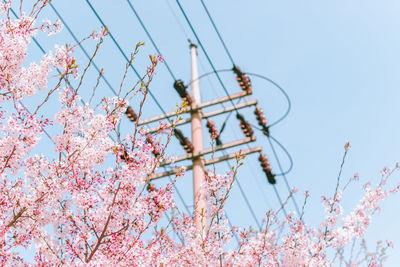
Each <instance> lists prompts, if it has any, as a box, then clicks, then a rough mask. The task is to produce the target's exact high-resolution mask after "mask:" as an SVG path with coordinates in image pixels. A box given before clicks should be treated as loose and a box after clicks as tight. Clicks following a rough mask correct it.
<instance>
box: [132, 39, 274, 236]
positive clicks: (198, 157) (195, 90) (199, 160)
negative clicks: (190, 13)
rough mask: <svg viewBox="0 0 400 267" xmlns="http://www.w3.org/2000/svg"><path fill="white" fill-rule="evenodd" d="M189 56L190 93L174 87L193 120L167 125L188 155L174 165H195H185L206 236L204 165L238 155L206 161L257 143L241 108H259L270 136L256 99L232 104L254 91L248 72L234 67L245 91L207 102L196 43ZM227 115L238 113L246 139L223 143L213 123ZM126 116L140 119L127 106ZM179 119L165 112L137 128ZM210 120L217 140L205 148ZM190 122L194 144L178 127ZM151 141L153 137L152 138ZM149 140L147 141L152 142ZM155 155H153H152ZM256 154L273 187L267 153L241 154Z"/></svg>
mask: <svg viewBox="0 0 400 267" xmlns="http://www.w3.org/2000/svg"><path fill="white" fill-rule="evenodd" d="M190 55H191V69H192V73H191V82H190V84H191V89H192V90H191V94H189V93H188V91H187V90H186V89H187V87H188V86H186V85H185V84H184V83H183V81H182V80H176V81H175V82H174V88H175V90H176V91H177V92H178V94H179V96H180V97H181V98H182V100H183V101H186V102H187V103H188V107H186V108H184V109H183V110H182V114H181V115H188V114H190V118H182V119H180V120H179V121H177V122H176V123H175V124H174V125H172V124H171V123H167V126H170V127H172V126H175V128H174V129H173V134H174V136H175V137H176V138H177V139H178V140H179V142H180V144H181V145H182V147H183V148H184V150H185V151H186V154H184V155H181V156H178V157H177V158H176V159H175V162H180V161H185V160H192V164H191V165H189V166H185V168H186V170H193V203H194V222H195V224H196V228H197V230H198V233H202V234H204V233H205V232H206V230H207V229H206V227H207V210H206V208H207V205H206V196H205V192H204V187H203V185H204V184H205V183H206V180H205V173H206V170H205V166H208V165H213V164H217V163H219V162H223V161H227V160H231V159H234V158H235V157H236V153H230V154H226V155H223V156H220V157H216V158H214V157H213V158H211V159H209V158H208V159H207V158H206V157H205V156H206V155H208V154H211V153H214V152H217V151H224V150H226V149H228V148H234V147H237V146H241V145H244V144H249V143H252V142H254V141H256V138H255V136H254V135H253V130H252V128H251V125H250V124H249V123H248V122H247V121H246V120H245V118H244V117H243V115H241V114H240V113H239V110H240V109H244V108H249V107H252V106H255V107H256V110H255V115H256V118H257V120H258V121H259V124H260V125H261V126H262V127H263V131H265V133H266V134H269V132H268V127H267V126H266V120H265V116H264V115H263V114H262V110H261V109H259V108H257V103H258V101H257V100H252V99H248V100H247V101H245V102H242V103H240V104H239V103H238V104H234V103H233V102H232V101H233V100H234V99H240V98H244V97H247V96H249V95H251V94H252V90H251V83H250V79H249V78H248V77H247V76H246V74H245V73H243V72H241V70H240V69H239V68H238V67H237V66H235V67H234V68H233V73H234V74H235V75H236V80H237V82H238V84H239V87H240V88H241V89H242V92H239V93H234V94H232V95H228V96H226V97H221V98H218V99H213V100H210V101H207V102H204V103H202V102H201V95H200V82H199V72H198V65H197V47H196V45H194V44H190ZM226 102H230V103H231V104H232V105H231V106H228V107H223V108H222V109H217V110H213V111H209V112H204V113H203V112H202V109H203V108H209V107H213V106H216V105H219V104H221V103H226ZM228 112H236V118H237V119H238V120H239V121H240V124H239V126H240V128H241V130H242V132H243V133H244V135H245V137H246V138H244V139H240V140H235V141H232V142H228V143H225V144H222V142H221V140H220V139H219V133H218V131H217V129H216V127H215V124H214V123H213V122H212V121H210V118H211V117H214V116H219V115H221V114H224V113H228ZM126 114H127V116H128V118H129V120H131V121H136V120H137V119H138V116H137V115H136V114H135V112H134V111H133V109H132V108H131V107H128V109H127V110H126ZM174 116H176V112H175V111H172V112H168V113H164V114H163V115H158V116H155V117H152V118H147V119H143V120H140V121H138V122H137V125H138V126H143V125H148V124H151V123H154V122H157V121H160V120H165V119H168V118H170V117H174ZM203 119H207V124H206V126H207V128H208V130H209V132H210V134H211V136H213V137H212V138H215V141H218V142H217V145H216V146H213V147H210V148H204V147H203V133H202V129H203V127H202V120H203ZM186 123H191V126H192V142H191V141H190V140H189V138H187V137H185V136H184V134H183V133H182V131H181V130H179V129H178V128H177V126H180V125H183V124H186ZM159 130H160V126H157V127H153V128H149V129H148V131H147V133H148V134H153V133H155V132H158V131H159ZM149 140H150V141H151V138H149ZM149 140H147V142H149ZM153 153H154V152H153ZM253 153H259V154H260V156H259V160H260V162H261V166H262V167H263V170H264V172H265V173H266V175H267V177H268V181H269V182H270V183H271V184H274V183H275V177H274V175H273V174H272V172H271V166H270V164H269V162H268V159H267V158H266V156H265V155H264V154H262V148H261V147H260V146H257V147H252V148H250V147H249V148H248V149H244V150H241V155H248V154H253ZM171 163H172V162H171V161H169V160H164V161H162V162H161V163H160V166H167V165H169V164H171ZM180 170H181V168H175V169H172V170H168V171H164V172H158V173H154V174H152V176H151V177H150V180H155V179H160V178H163V177H165V176H169V175H174V174H176V173H178V172H180Z"/></svg>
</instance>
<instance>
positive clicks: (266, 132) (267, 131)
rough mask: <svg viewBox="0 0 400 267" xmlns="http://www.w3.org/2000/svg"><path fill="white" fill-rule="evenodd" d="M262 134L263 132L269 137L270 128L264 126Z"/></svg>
mask: <svg viewBox="0 0 400 267" xmlns="http://www.w3.org/2000/svg"><path fill="white" fill-rule="evenodd" d="M262 132H263V133H264V134H265V135H266V136H269V127H268V126H263V128H262Z"/></svg>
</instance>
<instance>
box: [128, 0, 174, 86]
mask: <svg viewBox="0 0 400 267" xmlns="http://www.w3.org/2000/svg"><path fill="white" fill-rule="evenodd" d="M126 1H127V2H128V5H129V7H130V8H131V10H132V12H133V13H134V14H135V16H136V18H137V19H138V21H139V23H140V25H141V26H142V28H143V30H144V31H145V33H146V35H147V37H149V39H150V41H151V43H152V44H153V46H154V48H155V49H156V50H157V53H158V54H159V55H162V54H161V52H160V50H159V49H158V47H157V45H156V43H155V42H154V41H153V38H152V37H151V35H150V33H149V31H148V30H147V28H146V26H145V25H144V24H143V21H142V20H141V19H140V17H139V14H138V13H137V12H136V10H135V8H134V7H133V5H132V3H131V1H129V0H126ZM163 60H164V64H165V67H167V70H168V72H169V74H171V77H172V79H174V80H175V81H176V78H175V75H174V73H173V72H172V70H171V68H170V67H169V65H168V63H167V60H166V59H165V58H164V57H163Z"/></svg>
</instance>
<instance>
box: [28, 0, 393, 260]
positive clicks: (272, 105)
mask: <svg viewBox="0 0 400 267" xmlns="http://www.w3.org/2000/svg"><path fill="white" fill-rule="evenodd" d="M29 2H30V1H27V2H25V4H24V5H25V6H29ZM92 2H93V3H92ZM204 2H205V3H206V5H207V7H208V9H209V11H210V13H211V15H212V17H213V19H214V21H215V23H216V25H217V27H218V29H219V31H220V33H221V35H222V37H223V39H224V41H225V43H226V45H227V47H228V49H229V52H230V53H231V55H232V57H233V59H234V61H235V63H236V64H237V65H238V66H239V67H240V68H241V69H242V70H243V71H244V72H248V73H256V74H260V75H263V76H266V77H268V78H269V79H272V80H273V81H274V82H276V83H277V84H279V85H280V86H281V87H282V88H283V89H284V90H285V91H286V92H287V94H288V95H289V97H290V100H291V110H290V113H289V115H288V116H287V117H286V118H285V119H284V120H283V121H281V122H280V123H279V124H277V125H275V126H274V127H272V128H271V130H270V132H271V135H272V136H273V137H274V138H276V139H277V140H279V142H281V143H282V144H283V145H284V147H285V148H286V149H287V150H288V151H289V153H290V155H291V157H292V159H293V168H292V170H291V172H290V173H288V174H287V175H286V178H287V181H288V183H289V184H290V186H294V187H295V188H297V189H298V190H299V193H298V194H297V195H296V196H295V199H296V201H297V204H298V206H300V207H301V206H302V204H303V200H304V192H305V191H306V190H309V191H310V195H311V198H310V199H309V200H308V202H307V206H306V207H305V210H306V212H305V215H304V216H305V220H306V221H308V222H309V224H310V225H315V226H317V225H318V223H319V222H320V221H321V220H322V219H323V216H324V213H323V210H322V207H321V204H320V200H321V198H320V196H321V195H327V196H332V194H333V193H334V188H335V185H336V179H337V175H338V172H339V168H340V164H341V160H342V156H343V153H344V144H345V143H346V142H347V141H349V142H350V144H351V149H350V151H349V154H348V157H347V158H346V161H345V165H344V169H343V176H342V182H343V183H344V182H345V181H347V179H348V178H350V177H352V176H353V175H354V173H358V174H359V176H360V181H359V182H358V183H356V184H354V185H351V186H350V187H349V188H348V189H347V192H345V194H344V212H345V214H346V213H349V212H350V211H351V210H352V209H353V208H354V207H355V205H356V204H357V200H358V199H360V197H361V196H362V190H360V188H361V186H362V184H364V183H365V182H367V181H372V184H375V183H376V182H378V181H379V178H380V171H381V170H382V169H383V168H384V167H394V166H395V164H396V162H397V161H399V152H398V151H399V149H400V143H399V142H398V136H399V135H400V129H399V127H398V121H399V119H398V114H400V106H399V104H398V100H399V96H400V92H399V90H398V89H399V88H398V85H399V82H400V81H399V80H400V76H399V75H398V73H399V71H400V60H399V59H400V50H399V49H398V48H399V47H400V37H399V34H398V28H399V26H400V14H399V13H400V3H399V2H398V1H394V0H392V1H389V0H381V1H372V0H354V1H344V0H338V1H318V0H302V1H269V0H268V1H260V0H248V1H245V2H244V1H237V0H230V1H227V0H219V1H210V0H204ZM131 3H132V4H133V6H134V8H135V9H136V11H137V12H138V14H139V16H140V17H141V19H142V20H143V23H144V24H145V26H146V27H147V30H148V31H149V32H150V34H151V35H152V37H153V39H154V41H155V43H156V44H157V46H158V48H159V50H160V52H161V54H162V56H163V57H164V58H165V60H166V62H167V63H168V65H169V66H170V68H171V70H172V72H173V74H174V76H176V78H178V79H182V80H183V81H184V82H185V83H189V82H190V71H191V69H190V53H189V43H188V41H187V39H188V38H189V39H191V40H192V42H193V43H195V44H197V43H198V42H197V40H196V38H195V37H194V35H193V34H192V32H191V30H190V28H189V27H188V25H187V23H186V21H185V18H184V17H183V15H182V13H181V12H180V10H179V8H178V5H177V3H176V2H175V1H174V0H157V1H156V0H146V1H139V0H138V1H131ZM52 4H53V6H54V7H55V8H56V9H57V11H58V12H59V14H60V15H61V16H62V17H63V19H64V20H65V22H66V23H67V24H68V26H69V27H70V28H71V30H72V31H73V32H74V34H75V35H76V36H77V37H78V39H82V38H84V37H85V36H87V35H89V34H90V33H91V32H92V30H97V29H100V27H101V24H100V23H99V21H98V19H97V18H96V16H95V15H94V14H93V12H92V10H91V9H90V7H89V6H88V4H87V3H86V2H85V1H78V0H70V1H61V0H53V1H52ZM91 4H92V5H93V8H94V9H95V10H96V12H98V14H99V16H100V17H101V19H102V20H103V21H104V23H105V24H106V25H107V27H108V28H109V30H110V32H111V33H112V35H113V36H114V38H115V39H116V41H117V42H118V44H119V45H120V47H121V49H122V50H123V51H124V52H125V53H126V55H129V53H130V52H133V50H134V48H135V45H136V43H138V42H141V41H144V42H145V43H146V45H145V46H144V47H142V48H141V50H140V53H139V55H138V56H137V58H136V59H135V61H134V67H135V68H136V69H137V70H138V72H139V73H141V74H143V73H144V72H145V69H146V66H147V65H148V64H149V60H148V55H149V54H156V50H155V48H154V47H153V46H152V44H151V42H150V41H149V39H148V37H147V36H146V34H145V32H144V31H143V29H142V28H141V26H140V24H139V22H138V20H137V19H136V17H135V16H134V14H133V13H132V11H131V10H130V8H129V5H128V3H127V1H122V0H121V1H112V2H111V1H105V0H97V1H91ZM181 4H182V7H183V8H184V10H185V12H186V13H187V16H188V18H189V19H190V21H191V23H192V25H193V27H194V29H195V30H196V33H197V34H198V36H199V38H200V40H201V42H202V44H203V45H204V47H205V49H206V52H207V53H208V55H209V57H210V58H211V60H212V62H213V63H214V65H215V68H216V69H217V70H220V69H230V68H232V63H231V62H230V60H229V57H228V56H227V54H226V52H225V51H224V48H223V46H222V45H221V43H220V41H219V39H218V36H217V35H216V33H215V31H214V30H213V28H212V25H211V23H210V21H209V19H208V17H207V15H206V13H205V11H204V9H203V8H202V6H201V2H200V0H193V1H182V3H181ZM42 18H49V19H51V20H54V19H56V18H57V16H56V14H55V13H54V11H53V10H52V9H51V8H46V9H45V10H44V12H43V14H42V16H41V18H40V19H42ZM38 41H39V42H40V43H41V45H42V46H43V47H44V48H45V50H49V49H53V48H54V44H56V43H58V44H65V43H66V42H68V43H70V44H74V43H75V41H74V40H73V39H72V37H71V35H70V34H69V33H68V31H67V30H66V29H64V30H63V32H62V33H61V34H59V35H57V36H52V37H47V36H45V35H43V34H42V35H39V36H38ZM83 46H84V47H85V48H86V49H87V50H88V51H93V49H94V46H95V43H94V42H91V41H87V42H84V43H83ZM75 52H76V56H77V58H78V61H79V62H81V65H82V66H84V65H85V64H86V63H87V58H86V57H85V56H84V54H83V53H82V51H81V50H80V49H79V48H76V49H75ZM41 56H42V54H41V52H40V51H39V50H38V49H37V48H36V47H35V46H34V44H32V47H31V53H30V55H29V57H30V60H37V59H40V57H41ZM94 61H95V63H96V64H97V65H98V66H99V67H101V68H104V72H105V76H106V77H107V79H108V81H109V82H110V84H111V85H112V87H114V88H119V84H120V81H121V78H122V74H123V72H124V68H125V61H124V58H123V56H122V55H121V54H120V52H119V51H118V49H117V47H116V46H115V44H114V43H113V42H112V40H111V38H106V39H105V41H104V43H103V44H102V46H101V49H100V51H99V54H98V56H97V57H96V58H95V60H94ZM199 63H200V64H199V69H200V74H202V73H207V72H210V71H211V70H212V69H211V67H210V65H209V64H208V62H207V59H206V57H205V55H204V53H203V51H201V50H199ZM220 75H221V78H222V80H223V82H224V84H225V85H226V88H227V90H228V92H229V93H236V92H239V91H240V89H239V87H238V85H237V83H236V82H235V81H234V75H233V74H232V73H230V72H226V73H225V72H224V73H221V74H220ZM250 78H251V81H252V85H253V91H254V93H253V95H252V96H250V98H251V99H257V100H258V103H259V106H260V107H261V108H263V109H264V113H265V115H266V117H267V120H268V121H269V122H274V121H276V120H278V119H279V118H280V117H281V116H282V115H283V114H284V113H285V111H286V110H287V107H288V106H287V105H288V104H287V102H286V100H285V98H284V96H283V95H282V94H281V93H280V92H279V90H277V88H276V87H274V86H273V85H272V84H271V83H268V82H266V81H264V80H261V79H258V78H257V77H252V76H250ZM87 81H88V82H87V83H86V87H84V88H86V90H82V91H81V93H82V96H83V98H84V99H85V98H88V97H90V94H91V90H92V88H93V86H94V84H95V82H96V71H95V70H94V69H93V70H90V71H89V73H88V76H87ZM136 81H137V77H136V76H135V74H134V73H133V72H131V71H129V72H128V77H127V80H126V83H125V85H126V88H128V87H129V86H130V85H132V84H134V82H136ZM173 82H174V79H173V78H172V77H171V76H170V74H169V73H168V71H167V69H166V68H165V66H162V65H161V66H159V67H158V69H157V75H156V78H155V79H154V81H153V83H152V85H151V87H150V90H151V92H152V93H153V94H154V96H155V97H156V99H157V100H158V101H159V103H160V104H161V106H162V107H163V109H164V110H165V111H167V112H169V111H172V110H174V109H175V108H176V104H179V103H180V99H179V96H178V94H177V93H176V92H175V91H174V89H173V87H172V85H173ZM200 87H201V97H202V101H208V100H211V99H215V98H217V97H224V96H226V95H225V92H224V91H223V89H222V87H221V86H220V84H219V83H218V80H217V79H216V77H215V75H209V76H207V77H205V78H203V79H202V80H201V82H200ZM102 96H112V93H111V91H110V90H109V88H108V87H107V86H106V85H105V84H104V82H103V81H101V82H100V86H99V88H98V91H97V94H96V97H98V99H101V97H102ZM51 105H53V104H52V102H50V104H49V110H50V109H51V107H52V106H51ZM135 105H136V107H137V105H138V101H137V100H133V102H132V106H133V107H135ZM218 108H220V107H218ZM160 113H161V111H160V110H159V109H158V108H157V106H156V105H155V102H154V101H153V100H152V99H148V102H147V104H146V105H145V106H144V111H143V116H144V117H146V118H147V117H152V116H155V115H159V114H160ZM242 113H243V115H245V117H246V119H248V120H249V121H250V122H251V123H253V124H256V120H255V118H254V115H253V114H252V109H251V108H250V109H246V110H243V112H242ZM225 118H226V115H223V116H220V117H217V118H215V122H216V124H217V125H218V126H219V127H220V126H221V124H222V122H223V121H224V119H225ZM181 129H182V131H183V132H184V134H185V135H186V136H190V128H189V126H184V127H182V128H181ZM121 130H122V131H123V132H125V133H128V132H129V131H130V130H132V124H130V122H129V121H128V120H126V119H125V120H124V121H123V122H122V124H121ZM205 133H207V132H206V131H205ZM204 136H205V137H204V144H205V146H209V143H210V140H209V138H208V136H207V134H204ZM256 137H257V141H256V142H255V143H254V144H251V146H262V147H263V152H264V153H265V154H267V156H268V157H269V158H270V159H271V164H272V168H273V171H275V172H276V173H279V172H280V171H279V167H278V163H277V161H276V160H275V159H274V157H273V153H272V150H271V147H270V145H269V143H268V140H267V139H266V138H265V137H264V136H263V135H262V134H260V133H259V132H256ZM221 138H222V140H223V142H230V141H234V140H237V139H241V138H243V135H242V133H241V131H240V129H239V127H238V121H237V120H236V118H234V116H231V117H230V119H229V120H228V124H227V127H226V129H225V130H224V132H223V133H222V135H221ZM43 142H46V141H45V140H43ZM275 147H276V149H277V154H278V156H279V159H280V162H281V163H282V167H283V169H284V170H287V169H288V168H289V167H290V163H289V160H288V158H287V156H286V155H285V153H283V152H282V150H281V149H280V148H279V147H278V146H277V145H276V144H275ZM246 148H247V147H246V146H244V147H242V149H246ZM43 149H44V148H43ZM236 150H237V149H236ZM236 150H235V149H234V150H229V151H228V152H234V151H236ZM168 153H170V154H171V155H181V154H183V153H184V151H183V149H182V148H181V147H180V145H179V144H178V142H177V141H175V140H174V141H173V142H172V143H171V145H170V147H169V149H168ZM217 155H219V154H217ZM217 155H216V156H217ZM189 163H190V162H185V165H186V164H189ZM216 167H217V170H218V171H219V172H221V173H223V172H226V171H228V170H229V166H227V165H226V164H218V165H217V166H216ZM237 179H238V181H239V183H240V185H241V187H242V189H243V192H244V193H245V195H246V197H247V199H248V201H249V203H250V205H251V207H252V208H253V209H254V212H255V214H256V218H257V220H258V221H261V219H262V218H263V217H264V215H265V213H266V211H267V210H268V209H276V208H277V207H279V202H278V201H277V197H276V195H275V193H274V190H273V188H272V186H271V185H269V184H268V183H267V181H266V177H265V175H264V174H263V173H262V171H261V168H260V166H259V163H258V161H257V155H249V156H248V157H247V158H246V160H245V165H244V166H243V167H241V168H240V171H239V174H238V177H237ZM391 179H392V182H391V183H390V185H392V186H393V185H396V184H397V183H398V180H399V175H398V174H397V173H395V174H394V175H393V177H392V178H391ZM167 182H168V180H167V179H165V180H163V181H159V182H158V183H159V184H165V183H167ZM177 186H178V190H179V192H180V193H181V195H182V197H183V199H184V200H185V203H186V204H187V206H189V209H190V208H191V205H192V181H191V172H188V173H187V175H186V177H185V178H183V179H181V180H180V181H178V183H177ZM276 189H277V191H278V192H279V194H280V196H281V197H282V199H285V198H286V197H287V195H288V190H287V188H286V184H285V182H284V178H283V177H277V185H276ZM399 201H400V196H399V195H396V196H391V197H389V198H388V199H387V200H385V201H384V202H383V204H382V209H381V211H380V212H379V213H377V214H375V216H374V218H373V220H372V224H371V227H370V229H369V230H368V232H367V236H366V238H367V240H369V242H368V245H369V248H370V249H371V250H373V248H374V244H375V243H376V241H377V240H391V241H393V242H394V246H395V248H394V249H393V250H391V251H389V252H388V255H389V258H388V261H387V262H386V266H396V265H397V264H396V263H398V262H400V236H399V234H400V231H399V229H398V227H397V225H398V222H399V219H400V215H399V213H398V205H397V203H399ZM177 204H178V205H180V206H181V207H182V205H183V204H182V202H181V200H180V199H179V198H177ZM227 205H228V206H227V214H228V216H229V218H230V220H231V222H232V224H234V225H240V226H246V227H248V226H249V225H252V226H253V227H254V228H256V227H257V226H256V222H255V220H254V218H253V217H252V215H251V212H250V211H249V209H248V206H247V205H246V202H245V200H244V198H243V196H242V194H241V192H240V189H239V187H238V185H237V184H235V186H234V188H233V191H232V196H231V200H230V201H229V202H228V204H227ZM286 209H287V211H293V210H295V208H294V205H293V203H292V202H289V203H288V206H287V207H286Z"/></svg>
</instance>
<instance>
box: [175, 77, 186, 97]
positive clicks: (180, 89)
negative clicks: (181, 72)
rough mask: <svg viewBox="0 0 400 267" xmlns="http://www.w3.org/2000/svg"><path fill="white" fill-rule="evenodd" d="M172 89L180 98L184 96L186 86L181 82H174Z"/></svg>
mask: <svg viewBox="0 0 400 267" xmlns="http://www.w3.org/2000/svg"><path fill="white" fill-rule="evenodd" d="M174 88H175V90H176V91H177V92H178V94H179V96H180V97H181V98H184V97H185V96H186V86H185V85H184V84H183V81H182V80H176V81H175V82H174Z"/></svg>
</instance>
